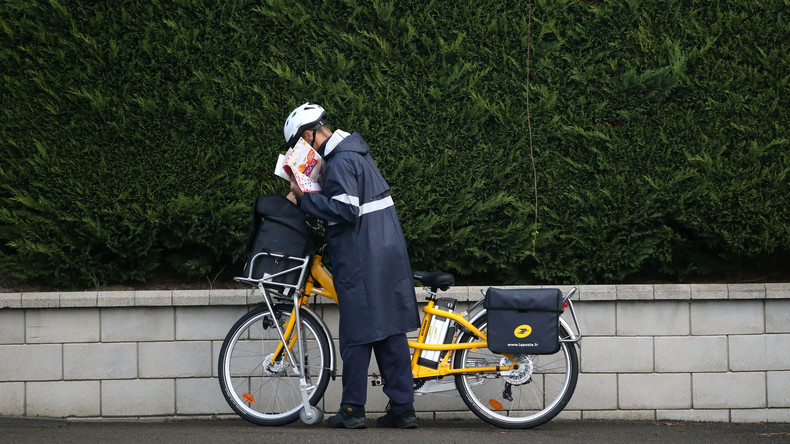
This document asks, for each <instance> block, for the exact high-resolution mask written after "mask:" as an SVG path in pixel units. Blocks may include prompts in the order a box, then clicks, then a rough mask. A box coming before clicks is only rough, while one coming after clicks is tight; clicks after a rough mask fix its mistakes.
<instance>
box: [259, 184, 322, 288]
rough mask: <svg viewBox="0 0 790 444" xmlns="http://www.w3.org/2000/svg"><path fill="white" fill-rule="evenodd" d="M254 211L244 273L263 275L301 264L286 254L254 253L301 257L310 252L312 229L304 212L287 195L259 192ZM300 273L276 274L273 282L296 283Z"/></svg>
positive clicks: (298, 271)
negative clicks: (287, 257)
mask: <svg viewBox="0 0 790 444" xmlns="http://www.w3.org/2000/svg"><path fill="white" fill-rule="evenodd" d="M252 213H253V216H252V227H251V229H250V234H249V237H248V238H247V251H248V252H249V254H250V255H249V259H248V260H247V263H246V264H244V277H247V278H251V279H261V278H263V277H264V274H267V275H273V274H275V273H279V272H282V271H285V270H288V269H290V268H293V267H296V266H299V265H301V264H300V262H298V261H294V260H289V259H285V258H277V257H272V256H267V255H261V256H258V257H257V258H255V255H256V254H258V253H261V252H266V253H275V254H281V255H284V256H291V257H298V258H304V257H305V256H307V255H308V254H309V253H310V251H311V250H312V248H313V230H312V228H310V226H309V225H308V224H307V219H306V217H305V214H304V213H302V211H301V210H299V208H297V207H296V205H294V204H293V203H291V201H289V200H288V199H286V198H285V197H284V196H280V195H276V194H269V195H265V196H258V198H257V199H256V200H255V205H254V207H253V212H252ZM253 258H255V260H254V261H253ZM251 266H252V270H250V267H251ZM299 274H300V270H299V269H296V270H294V271H291V272H288V273H285V274H284V275H282V276H278V277H276V278H273V279H272V282H279V283H284V284H289V285H295V284H296V283H297V282H298V280H299ZM282 288H283V287H280V289H282Z"/></svg>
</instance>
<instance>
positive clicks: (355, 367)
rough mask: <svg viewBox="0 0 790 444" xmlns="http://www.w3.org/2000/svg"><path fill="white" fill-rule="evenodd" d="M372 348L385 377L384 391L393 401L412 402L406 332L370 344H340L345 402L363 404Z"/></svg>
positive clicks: (412, 386)
mask: <svg viewBox="0 0 790 444" xmlns="http://www.w3.org/2000/svg"><path fill="white" fill-rule="evenodd" d="M371 350H372V351H373V352H374V353H375V354H376V362H377V363H378V365H379V370H381V376H383V377H384V381H385V382H384V393H385V394H386V395H387V396H388V397H389V398H390V400H391V401H392V403H393V404H408V403H411V402H414V383H413V382H412V379H413V378H412V373H411V356H410V353H409V343H408V340H407V339H406V334H399V335H393V336H390V337H388V338H386V339H383V340H381V341H378V342H373V343H370V344H360V345H352V346H350V347H340V356H341V357H342V358H343V396H342V398H341V399H342V400H341V402H342V403H344V404H357V405H365V402H366V401H367V395H368V366H369V365H370V352H371Z"/></svg>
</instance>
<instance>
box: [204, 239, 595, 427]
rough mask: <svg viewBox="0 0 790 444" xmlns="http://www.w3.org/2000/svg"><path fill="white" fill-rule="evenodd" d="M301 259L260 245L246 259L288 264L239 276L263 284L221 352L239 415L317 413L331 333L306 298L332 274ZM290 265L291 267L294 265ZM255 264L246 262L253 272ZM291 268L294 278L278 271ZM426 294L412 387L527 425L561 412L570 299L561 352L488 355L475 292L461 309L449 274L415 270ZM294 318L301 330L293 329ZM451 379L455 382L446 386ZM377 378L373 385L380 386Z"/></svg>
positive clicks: (571, 368) (331, 358) (568, 373)
mask: <svg viewBox="0 0 790 444" xmlns="http://www.w3.org/2000/svg"><path fill="white" fill-rule="evenodd" d="M322 250H323V247H322V248H321V249H319V251H318V253H316V254H314V255H308V256H306V257H303V258H300V257H291V256H285V255H280V254H273V253H266V252H262V253H258V254H256V255H255V256H253V258H252V259H251V261H252V262H253V263H254V262H255V261H256V260H262V259H264V258H266V260H270V261H272V260H273V261H274V262H278V263H284V262H288V263H289V265H288V266H286V267H281V268H284V269H283V270H282V271H280V272H275V273H273V274H265V275H264V276H263V277H262V278H260V279H255V278H253V277H252V275H251V274H249V275H248V276H246V277H238V278H236V280H237V281H239V282H242V283H245V284H248V285H250V286H252V291H253V293H254V292H255V289H258V290H259V291H260V294H261V295H262V296H263V303H262V304H261V305H260V306H259V307H257V308H255V309H253V310H252V311H250V312H248V313H246V314H245V315H244V316H242V317H241V318H240V319H239V320H238V321H237V322H236V323H235V325H234V326H233V327H232V328H231V329H230V331H229V332H228V335H227V337H226V338H225V341H224V342H223V344H222V348H221V350H220V354H219V383H220V387H221V389H222V394H223V396H224V397H225V399H226V400H227V402H228V404H229V405H230V406H231V408H233V410H234V411H235V412H236V413H237V414H239V416H241V417H242V418H244V419H246V420H248V421H250V422H252V423H255V424H259V425H284V424H289V423H291V422H294V421H296V420H297V419H301V420H302V421H303V422H305V423H307V424H316V423H319V422H321V421H322V419H323V411H321V409H320V408H319V407H317V406H316V404H317V403H318V402H319V401H320V399H321V397H322V396H323V394H324V391H325V390H326V387H327V385H328V384H329V378H330V377H331V378H334V377H335V375H336V372H337V359H336V351H335V345H334V341H333V340H332V336H331V334H330V330H329V328H328V327H327V325H326V324H325V323H324V321H323V320H322V319H321V317H320V316H319V315H318V314H317V313H316V312H315V311H314V310H312V309H311V307H310V297H311V296H313V297H316V296H321V297H325V298H328V299H331V300H333V301H335V302H337V294H336V293H335V288H334V284H333V281H332V274H331V273H330V272H329V270H327V268H326V267H325V266H324V265H323V264H322V255H321V252H322ZM291 265H292V266H291ZM251 269H252V267H250V270H251ZM287 274H298V279H297V280H296V283H295V284H289V283H283V282H280V281H279V278H280V277H282V276H284V275H287ZM415 279H416V280H418V281H420V282H421V283H422V284H423V285H424V287H425V290H426V291H427V293H428V296H427V299H428V302H427V304H426V305H425V306H424V307H423V310H422V311H423V312H424V317H423V320H422V327H421V328H420V331H419V334H418V336H417V338H416V340H415V341H409V346H410V347H411V348H412V349H413V353H412V372H413V374H414V384H415V393H416V394H429V393H437V392H441V391H447V390H457V391H458V393H459V394H460V395H461V398H462V399H463V400H464V402H465V403H466V405H467V406H468V408H469V409H470V410H471V411H472V412H474V413H475V414H476V415H477V416H478V417H480V418H481V419H483V420H484V421H486V422H488V423H490V424H493V425H496V426H499V427H503V428H530V427H535V426H538V425H540V424H543V423H545V422H547V421H549V420H551V419H552V418H553V417H555V416H556V415H557V414H559V413H560V412H561V411H562V409H563V408H564V407H565V405H566V404H567V403H568V401H569V400H570V398H571V396H572V395H573V391H574V389H575V387H576V380H577V378H578V374H579V359H578V355H577V352H576V349H575V346H574V345H575V344H577V343H578V342H579V340H580V339H581V332H580V329H579V324H578V321H577V318H576V313H575V311H574V310H573V304H572V302H571V300H570V298H571V296H572V295H573V294H574V292H575V291H576V289H575V288H574V289H572V290H571V291H570V292H568V294H566V295H565V296H564V298H563V300H562V302H563V308H565V307H568V308H569V309H570V313H571V315H572V320H573V322H574V324H575V325H574V327H575V331H574V329H571V327H570V326H569V325H568V324H567V323H566V322H565V320H563V319H560V320H559V322H560V325H559V341H560V347H559V351H558V352H556V353H554V354H549V355H528V354H509V353H503V354H499V353H494V352H492V351H490V350H489V349H488V343H487V340H486V332H487V327H488V317H487V313H486V310H485V309H484V308H483V307H482V299H481V300H480V301H477V302H476V303H475V304H473V305H472V306H471V307H469V308H468V309H467V310H465V311H464V312H462V313H455V312H454V311H453V310H454V308H455V300H454V299H451V298H440V297H438V291H439V290H447V289H448V288H450V286H452V285H453V284H454V279H453V276H452V275H450V274H448V273H425V272H415ZM297 326H298V328H297ZM453 382H454V384H453ZM384 383H386V382H384V381H381V380H374V385H378V384H384Z"/></svg>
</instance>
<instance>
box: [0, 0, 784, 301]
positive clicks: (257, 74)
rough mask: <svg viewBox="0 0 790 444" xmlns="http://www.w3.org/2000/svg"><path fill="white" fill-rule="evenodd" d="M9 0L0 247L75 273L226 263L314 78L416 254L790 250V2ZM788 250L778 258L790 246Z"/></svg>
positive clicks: (697, 261) (730, 258)
mask: <svg viewBox="0 0 790 444" xmlns="http://www.w3.org/2000/svg"><path fill="white" fill-rule="evenodd" d="M532 6H533V16H532V23H531V39H532V40H531V42H532V45H531V66H530V88H529V98H530V111H531V112H530V116H529V117H530V120H531V123H532V137H533V142H534V160H535V163H536V169H537V194H538V200H537V223H535V214H536V208H535V189H534V187H535V182H534V179H533V174H532V160H531V155H530V147H529V136H530V133H529V128H528V126H527V102H526V98H527V94H526V93H527V89H526V79H527V46H528V43H527V29H528V26H529V14H528V3H527V2H524V1H500V0H491V1H479V2H457V1H448V2H424V1H419V2H416V1H415V2H407V1H398V2H395V1H390V2H388V1H372V2H363V1H354V0H344V1H331V2H306V1H305V2H295V1H275V0H268V1H266V0H261V1H245V0H236V1H195V0H188V1H187V0H182V1H173V0H167V1H159V0H145V1H142V0H129V1H107V2H93V1H77V0H75V1H60V2H59V1H56V0H50V1H41V0H26V1H13V2H12V1H8V2H4V3H3V4H2V5H0V63H1V64H2V66H3V73H2V76H0V79H1V80H0V95H1V96H2V99H3V101H2V103H3V107H2V110H1V111H0V143H2V153H3V161H2V163H0V175H1V176H2V182H0V202H1V203H2V204H1V207H0V269H2V270H3V271H5V272H6V273H10V274H12V275H14V276H17V277H20V278H24V279H30V280H39V281H41V280H46V281H47V282H49V283H50V284H51V285H54V286H58V287H63V288H74V287H91V286H100V285H106V284H111V283H116V282H129V281H144V280H147V279H150V278H151V277H152V276H154V275H156V274H157V273H162V272H165V271H169V270H172V271H175V272H177V273H179V274H181V275H183V276H191V277H201V276H206V277H208V278H209V279H210V278H211V277H213V276H216V274H217V273H219V272H220V271H221V270H226V271H229V272H233V271H238V269H240V267H241V263H243V261H244V259H245V252H244V250H243V249H244V238H245V236H246V228H247V224H248V223H249V216H250V214H249V213H250V204H251V202H252V200H253V199H254V197H255V196H256V195H257V194H263V193H270V192H276V193H284V192H286V191H287V184H286V183H285V182H284V181H282V179H279V178H276V177H274V176H273V174H272V170H273V165H274V162H275V159H276V156H277V154H278V152H279V151H280V145H281V143H282V142H281V141H282V122H283V119H284V116H285V115H286V114H287V112H288V111H290V110H291V109H292V108H293V107H295V106H297V105H299V104H301V103H303V102H305V101H308V100H309V101H315V102H319V103H321V104H323V105H324V106H325V107H326V108H327V109H328V110H329V113H330V124H331V125H332V126H333V127H336V128H342V129H345V130H348V131H353V130H356V131H359V132H360V133H361V134H362V135H363V136H364V137H365V138H366V139H367V140H368V141H369V142H370V144H371V146H372V147H373V149H374V156H375V158H376V160H377V162H378V164H379V166H380V168H381V169H382V171H383V172H384V174H385V176H386V177H387V179H388V181H389V182H390V184H391V186H392V188H393V195H394V197H395V199H396V203H397V206H398V211H399V213H400V217H401V220H402V222H403V226H404V230H405V232H406V237H407V241H408V245H409V248H410V253H411V256H412V261H413V266H414V267H415V268H426V269H427V268H430V269H442V270H447V271H451V272H454V273H456V274H458V275H460V276H461V277H462V281H463V280H467V281H470V282H471V281H477V282H485V283H488V284H491V283H515V282H550V283H596V282H619V281H623V280H625V279H633V276H647V277H650V278H656V277H659V276H661V277H667V276H669V277H672V278H674V279H684V278H687V277H688V276H691V275H695V274H699V273H703V274H704V273H711V272H715V271H716V270H717V267H718V268H720V267H721V266H722V265H732V264H735V265H739V264H740V265H748V264H754V263H759V264H764V265H766V266H777V265H781V263H782V261H787V257H788V256H789V255H790V228H789V227H790V214H788V208H790V177H788V174H790V149H789V148H790V147H789V146H788V145H789V142H788V122H790V111H788V109H790V106H789V105H790V103H788V102H790V99H788V97H790V95H789V94H788V79H789V78H790V75H788V73H790V56H789V53H790V20H788V13H787V10H788V8H787V6H788V5H787V2H783V1H760V2H754V1H753V0H739V1H729V2H713V3H711V2H701V1H700V2H688V1H683V2H681V1H669V2H639V1H631V2H620V1H535V2H534V4H533V5H532ZM788 265H790V264H788Z"/></svg>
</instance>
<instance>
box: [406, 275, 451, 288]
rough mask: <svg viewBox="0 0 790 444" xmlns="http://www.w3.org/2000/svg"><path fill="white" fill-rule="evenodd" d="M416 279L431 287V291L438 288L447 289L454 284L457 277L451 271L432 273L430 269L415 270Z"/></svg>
mask: <svg viewBox="0 0 790 444" xmlns="http://www.w3.org/2000/svg"><path fill="white" fill-rule="evenodd" d="M414 279H415V280H417V281H420V282H422V284H423V285H425V286H426V287H431V291H436V289H437V288H439V289H441V290H442V291H447V289H448V288H450V287H451V286H452V285H453V284H455V278H454V277H453V275H452V274H450V273H432V272H430V271H415V272H414Z"/></svg>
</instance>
